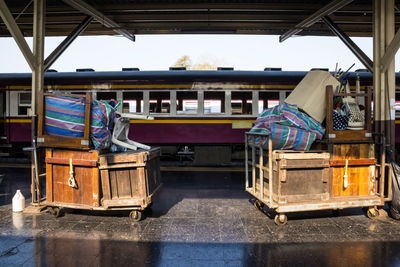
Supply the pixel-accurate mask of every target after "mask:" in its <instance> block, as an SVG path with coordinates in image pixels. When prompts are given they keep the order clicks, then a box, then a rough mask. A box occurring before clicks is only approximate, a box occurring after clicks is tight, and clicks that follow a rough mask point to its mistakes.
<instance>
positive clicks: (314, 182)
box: [255, 150, 330, 204]
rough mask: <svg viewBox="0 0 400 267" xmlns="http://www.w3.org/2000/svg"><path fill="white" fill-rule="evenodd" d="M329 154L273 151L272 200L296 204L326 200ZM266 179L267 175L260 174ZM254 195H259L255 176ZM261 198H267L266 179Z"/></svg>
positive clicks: (257, 181) (266, 173)
mask: <svg viewBox="0 0 400 267" xmlns="http://www.w3.org/2000/svg"><path fill="white" fill-rule="evenodd" d="M329 158H330V155H329V153H325V152H298V151H285V150H274V151H273V153H272V166H273V182H272V189H273V190H272V192H273V194H272V198H273V200H274V201H275V202H277V203H280V204H283V203H296V202H304V201H314V200H316V201H321V200H327V199H329V185H328V181H329ZM263 176H264V178H268V172H264V173H263ZM255 189H256V191H255V195H259V194H260V180H259V175H257V173H256V179H255ZM264 197H269V179H264Z"/></svg>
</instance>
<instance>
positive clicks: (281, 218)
mask: <svg viewBox="0 0 400 267" xmlns="http://www.w3.org/2000/svg"><path fill="white" fill-rule="evenodd" d="M274 222H275V224H276V225H279V226H281V225H285V224H286V223H287V216H286V215H285V214H277V215H275V218H274Z"/></svg>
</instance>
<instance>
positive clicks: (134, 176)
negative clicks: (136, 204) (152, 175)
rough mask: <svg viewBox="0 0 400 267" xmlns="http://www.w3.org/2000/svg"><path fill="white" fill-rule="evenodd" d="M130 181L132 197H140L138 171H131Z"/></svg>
mask: <svg viewBox="0 0 400 267" xmlns="http://www.w3.org/2000/svg"><path fill="white" fill-rule="evenodd" d="M129 179H130V186H131V192H132V193H131V194H132V197H139V195H140V190H139V179H138V169H130V170H129Z"/></svg>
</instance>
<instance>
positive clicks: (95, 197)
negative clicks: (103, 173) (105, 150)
mask: <svg viewBox="0 0 400 267" xmlns="http://www.w3.org/2000/svg"><path fill="white" fill-rule="evenodd" d="M97 159H98V155H97V154H94V153H93V154H92V160H93V161H96V162H97ZM91 170H92V205H93V206H94V207H99V206H100V177H99V169H98V168H91Z"/></svg>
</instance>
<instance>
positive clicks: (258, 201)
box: [254, 199, 264, 210]
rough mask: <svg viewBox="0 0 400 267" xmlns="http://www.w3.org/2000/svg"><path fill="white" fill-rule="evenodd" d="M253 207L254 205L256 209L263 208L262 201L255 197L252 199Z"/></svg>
mask: <svg viewBox="0 0 400 267" xmlns="http://www.w3.org/2000/svg"><path fill="white" fill-rule="evenodd" d="M254 207H256V209H258V210H262V209H263V208H264V203H262V202H261V201H260V200H258V199H257V200H256V201H254Z"/></svg>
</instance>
